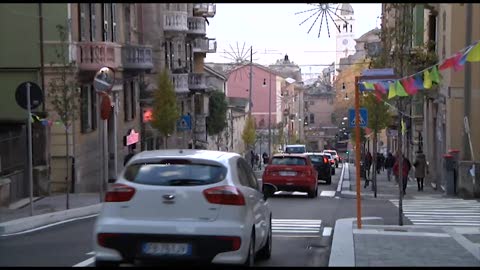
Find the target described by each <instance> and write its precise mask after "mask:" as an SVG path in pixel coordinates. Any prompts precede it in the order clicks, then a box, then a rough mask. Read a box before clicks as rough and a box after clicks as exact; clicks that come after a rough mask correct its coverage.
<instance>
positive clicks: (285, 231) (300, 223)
mask: <svg viewBox="0 0 480 270" xmlns="http://www.w3.org/2000/svg"><path fill="white" fill-rule="evenodd" d="M321 226H322V220H320V219H272V233H273V234H274V235H296V236H319V235H320V230H321Z"/></svg>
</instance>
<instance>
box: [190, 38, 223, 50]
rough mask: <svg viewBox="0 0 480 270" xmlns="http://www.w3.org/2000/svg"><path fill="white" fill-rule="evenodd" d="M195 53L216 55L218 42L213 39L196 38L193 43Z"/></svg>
mask: <svg viewBox="0 0 480 270" xmlns="http://www.w3.org/2000/svg"><path fill="white" fill-rule="evenodd" d="M193 52H194V53H216V52H217V41H216V40H215V39H213V38H196V39H195V40H194V41H193Z"/></svg>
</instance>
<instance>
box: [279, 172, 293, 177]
mask: <svg viewBox="0 0 480 270" xmlns="http://www.w3.org/2000/svg"><path fill="white" fill-rule="evenodd" d="M280 175H281V176H295V175H297V173H296V172H288V171H282V172H280Z"/></svg>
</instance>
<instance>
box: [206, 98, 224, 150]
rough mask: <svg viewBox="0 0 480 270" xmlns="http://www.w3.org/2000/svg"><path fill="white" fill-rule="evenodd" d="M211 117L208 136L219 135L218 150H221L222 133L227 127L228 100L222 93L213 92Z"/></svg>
mask: <svg viewBox="0 0 480 270" xmlns="http://www.w3.org/2000/svg"><path fill="white" fill-rule="evenodd" d="M208 108H209V116H208V118H207V131H208V135H217V136H216V144H217V149H219V148H220V140H221V134H220V133H221V132H222V131H223V130H224V129H225V127H227V108H228V104H227V100H226V98H225V94H224V93H222V92H220V91H213V92H212V94H211V95H210V99H209V103H208Z"/></svg>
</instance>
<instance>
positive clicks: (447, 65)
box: [438, 55, 457, 70]
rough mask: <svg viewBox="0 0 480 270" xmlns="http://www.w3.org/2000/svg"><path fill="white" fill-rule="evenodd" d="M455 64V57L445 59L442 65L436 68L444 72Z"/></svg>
mask: <svg viewBox="0 0 480 270" xmlns="http://www.w3.org/2000/svg"><path fill="white" fill-rule="evenodd" d="M456 62H457V56H456V55H455V56H452V57H450V58H447V59H445V60H444V61H443V63H442V64H441V65H440V66H439V67H438V69H439V70H444V69H447V68H451V67H453V66H455V63H456Z"/></svg>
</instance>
